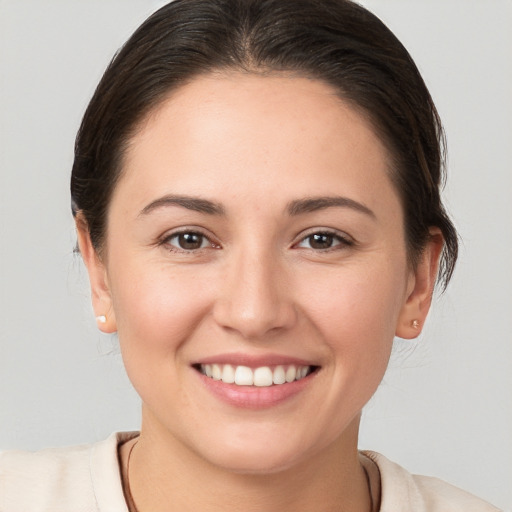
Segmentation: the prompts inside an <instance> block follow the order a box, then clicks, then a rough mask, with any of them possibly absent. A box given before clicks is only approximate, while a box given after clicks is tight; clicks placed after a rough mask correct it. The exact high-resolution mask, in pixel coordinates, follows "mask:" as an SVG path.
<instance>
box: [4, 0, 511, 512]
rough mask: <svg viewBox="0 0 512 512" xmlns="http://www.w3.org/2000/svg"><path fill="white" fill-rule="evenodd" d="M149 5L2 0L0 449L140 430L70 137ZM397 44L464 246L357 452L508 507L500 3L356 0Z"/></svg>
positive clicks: (152, 4)
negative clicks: (405, 53) (91, 278)
mask: <svg viewBox="0 0 512 512" xmlns="http://www.w3.org/2000/svg"><path fill="white" fill-rule="evenodd" d="M162 4H163V2H157V1H150V0H146V1H143V0H88V1H87V2H84V1H83V0H44V1H40V0H0V66H1V67H0V123H1V124H0V179H1V181H0V294H1V295H0V311H1V313H0V318H1V324H0V448H12V447H20V448H28V449H36V448H40V447H44V446H49V445H63V444H70V443H82V442H91V441H95V440H99V439H102V438H104V437H106V436H107V435H108V434H109V433H110V432H111V431H114V430H129V429H135V428H137V427H138V422H139V404H138V399H137V397H136V395H135V393H134V391H133V390H132V389H131V387H130V384H129V382H128V381H127V379H126V377H125V376H124V373H123V369H122V362H121V359H120V356H119V354H118V352H117V347H116V340H115V338H110V337H106V336H103V335H101V334H99V333H98V332H97V330H96V327H95V322H94V319H93V315H92V311H91V308H90V305H89V299H88V288H87V276H86V273H85V270H84V268H83V266H82V264H81V262H80V260H79V258H78V257H76V256H74V255H73V245H74V243H75V236H74V232H73V225H72V221H71V215H70V208H69V196H68V181H69V173H70V168H71V164H72V149H73V140H74V136H75V133H76V130H77V128H78V124H79V121H80V118H81V115H82V113H83V110H84V108H85V105H86V103H87V101H88V99H89V98H90V96H91V94H92V92H93V90H94V87H95V85H96V83H97V81H98V79H99V77H100V75H101V73H102V71H103V69H104V67H105V66H106V64H107V62H108V61H109V60H110V58H111V56H112V54H113V52H114V51H115V50H116V49H117V48H118V47H119V46H120V45H121V44H122V43H123V42H124V40H125V39H126V38H127V37H128V36H129V35H130V33H131V32H132V31H133V29H135V27H136V26H137V25H138V24H139V23H140V22H141V21H142V20H143V19H144V18H145V17H146V16H147V15H148V14H149V13H150V12H152V11H153V10H154V9H155V8H156V7H158V6H159V5H162ZM364 4H365V5H367V6H368V7H370V9H372V10H373V11H374V12H375V13H377V14H378V15H379V16H380V17H381V18H382V19H383V20H384V21H385V22H386V23H387V24H388V25H389V26H390V27H391V28H392V30H394V31H395V33H396V34H397V35H398V37H399V38H400V39H401V40H402V41H403V43H404V44H405V46H406V47H407V48H408V49H409V51H410V52H411V54H412V55H413V57H414V58H415V60H416V62H417V63H418V65H419V67H420V69H421V71H422V72H423V74H424V77H425V80H426V82H427V84H428V85H429V87H430V90H431V93H432V95H433V97H434V100H435V101H436V103H437V105H438V108H439V111H440V113H441V116H442V118H443V120H444V123H445V126H446V131H447V134H448V142H449V155H450V158H449V182H448V186H447V188H446V202H447V205H448V208H449V210H450V212H451V213H452V214H453V216H454V219H455V222H456V224H457V226H458V228H459V230H460V232H461V235H462V237H463V239H464V244H463V246H462V252H461V256H460V262H459V265H458V269H457V271H456V274H455V277H454V280H453V283H452V285H451V286H450V288H449V289H448V292H447V293H446V294H445V295H444V296H443V297H441V298H439V299H437V300H436V303H435V304H434V310H433V312H432V314H431V316H430V319H429V322H428V324H427V327H426V329H425V331H424V333H423V334H422V336H421V338H420V339H419V340H418V341H417V342H407V343H406V342H398V343H397V350H396V354H395V355H394V357H393V360H392V363H391V367H390V370H389V371H388V374H387V376H386V378H385V380H384V382H383V384H382V385H381V388H380V390H379V391H378V393H377V395H376V396H375V397H374V399H373V400H372V401H371V402H370V404H369V405H368V406H367V408H366V411H365V414H364V420H363V427H362V435H361V447H363V448H371V449H374V450H378V451H382V452H383V453H385V454H386V455H387V456H389V457H390V458H392V459H395V460H396V461H397V462H399V463H401V464H403V465H405V466H406V467H407V468H408V469H410V470H411V471H413V472H418V473H423V474H433V475H437V476H439V477H441V478H444V479H446V480H449V481H451V482H453V483H455V484H457V485H459V486H461V487H464V488H466V489H469V490H471V491H472V492H474V493H475V494H478V495H481V496H482V497H484V498H487V499H488V500H490V501H493V502H494V503H495V504H497V505H498V506H501V507H503V508H507V507H511V508H512V377H511V374H512V371H511V368H512V343H511V334H510V333H511V330H512V329H511V328H512V325H511V316H512V298H511V297H512V270H511V264H512V222H511V218H512V207H511V202H512V200H511V190H512V178H511V176H512V172H511V162H512V149H511V148H512V129H511V126H512V124H511V119H512V99H511V93H512V90H511V87H512V85H511V84H512V2H511V1H510V0H485V1H484V0H479V1H477V0H429V1H419V0H366V1H365V2H364Z"/></svg>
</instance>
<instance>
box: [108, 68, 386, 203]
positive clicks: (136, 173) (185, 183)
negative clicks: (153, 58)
mask: <svg viewBox="0 0 512 512" xmlns="http://www.w3.org/2000/svg"><path fill="white" fill-rule="evenodd" d="M388 171H389V158H388V152H387V150H386V148H385V147H384V145H383V143H382V142H381V140H380V139H379V137H377V135H376V134H375V132H374V130H373V127H372V125H371V124H370V123H369V121H368V120H367V119H366V118H365V117H364V116H363V115H362V114H361V113H360V112H358V111H357V110H356V109H355V108H353V107H351V106H350V105H349V104H348V103H347V102H345V101H343V100H342V99H340V97H339V96H338V95H337V93H336V91H335V90H334V89H333V88H332V87H330V86H329V85H327V84H325V83H323V82H321V81H318V80H311V79H307V78H302V77H291V76H279V75H278V76H275V75H272V76H261V75H254V74H242V73H235V72H233V73H229V74H217V75H208V76H202V77H199V78H197V79H195V80H194V81H192V82H191V83H189V84H187V85H185V86H183V87H181V88H179V89H177V90H176V91H174V92H173V93H172V94H171V95H170V96H169V98H167V99H166V100H165V101H164V102H163V103H162V104H161V105H160V106H158V107H157V108H156V109H155V110H154V111H153V112H152V113H151V114H150V115H149V116H147V118H146V119H145V120H144V122H143V123H141V125H140V127H139V130H138V132H137V133H136V134H135V136H134V137H133V138H132V140H131V143H130V144H129V147H128V150H127V153H126V155H125V159H124V166H123V178H122V179H121V183H120V185H119V188H121V189H122V188H126V187H127V186H128V185H131V189H132V190H133V191H136V192H137V194H138V196H139V198H141V197H142V196H144V195H145V196H146V197H145V198H144V200H149V199H151V198H150V197H149V196H151V195H155V194H157V193H164V192H165V193H190V192H191V190H190V189H191V188H193V191H194V193H195V194H196V195H204V196H209V195H211V194H219V193H222V192H225V195H226V196H227V195H228V192H229V189H230V188H231V189H236V192H235V193H236V194H237V196H240V195H244V194H247V195H251V194H255V193H260V194H261V197H265V199H266V201H267V202H271V201H272V200H273V199H276V200H279V199H282V200H283V201H289V200H293V199H294V197H289V196H291V195H293V194H299V195H301V196H304V194H305V193H306V192H307V189H308V187H309V188H311V187H313V186H314V188H315V190H314V191H313V190H311V191H310V192H311V194H313V193H315V194H318V195H326V194H329V193H330V192H332V186H333V183H337V184H339V186H340V187H342V188H343V189H344V190H342V191H339V192H343V193H344V194H345V193H348V194H352V195H353V196H356V197H354V199H356V200H358V197H357V196H358V195H361V194H362V193H363V192H364V194H363V195H366V196H367V197H366V198H362V197H360V198H359V199H360V200H363V199H366V200H371V201H377V202H378V201H379V198H380V195H381V190H380V191H379V186H380V187H381V189H382V186H386V187H388V188H389V187H392V185H391V182H390V180H389V177H388V174H389V172H388ZM301 184H302V189H303V190H299V189H300V185H301ZM227 185H230V187H227ZM365 189H366V190H365ZM116 193H117V192H116ZM372 196H373V197H372ZM133 199H134V200H136V199H138V198H135V197H134V198H133Z"/></svg>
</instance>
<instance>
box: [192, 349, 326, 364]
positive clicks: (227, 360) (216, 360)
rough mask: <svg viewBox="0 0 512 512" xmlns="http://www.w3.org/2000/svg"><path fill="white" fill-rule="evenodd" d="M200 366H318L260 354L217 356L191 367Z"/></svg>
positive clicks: (305, 361)
mask: <svg viewBox="0 0 512 512" xmlns="http://www.w3.org/2000/svg"><path fill="white" fill-rule="evenodd" d="M200 364H230V365H232V366H248V367H249V368H259V367H261V366H279V365H282V366H290V365H295V366H318V365H317V364H315V363H314V362H312V361H311V360H309V361H308V360H306V359H300V358H297V357H291V356H286V355H282V354H260V355H250V354H242V353H227V354H217V355H214V356H209V357H205V358H201V359H198V360H197V361H194V362H193V363H192V365H200Z"/></svg>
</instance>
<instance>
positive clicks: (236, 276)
mask: <svg viewBox="0 0 512 512" xmlns="http://www.w3.org/2000/svg"><path fill="white" fill-rule="evenodd" d="M229 260H230V261H229V263H227V267H228V268H227V270H226V272H225V273H224V274H223V276H222V284H221V286H220V288H221V289H220V290H219V294H218V296H217V300H216V301H215V305H214V308H213V316H214V318H215V321H216V322H217V324H218V325H220V326H221V327H222V328H224V329H228V330H231V331H236V332H237V333H238V334H239V335H240V336H241V337H243V338H244V339H250V340H262V339H264V338H266V337H268V336H271V335H273V334H276V333H277V332H282V331H284V330H286V329H290V328H291V327H292V326H293V325H294V324H295V323H296V321H297V313H296V308H295V307H294V303H293V300H292V293H291V292H292V290H291V288H290V286H289V282H288V279H287V277H286V272H285V271H284V269H283V268H282V266H281V265H280V264H279V263H278V261H277V260H278V258H276V257H272V255H270V254H265V253H264V252H263V251H261V250H254V251H251V250H245V251H240V252H239V253H238V254H236V255H233V257H232V258H230V259H229Z"/></svg>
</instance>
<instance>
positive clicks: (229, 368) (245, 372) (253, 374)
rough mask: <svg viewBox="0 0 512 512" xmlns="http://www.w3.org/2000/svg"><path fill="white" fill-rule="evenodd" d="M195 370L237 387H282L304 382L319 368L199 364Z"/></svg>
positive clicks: (309, 366) (310, 366) (195, 366)
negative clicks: (299, 381)
mask: <svg viewBox="0 0 512 512" xmlns="http://www.w3.org/2000/svg"><path fill="white" fill-rule="evenodd" d="M194 368H195V369H196V370H197V371H199V372H200V373H202V374H203V375H205V376H206V377H209V378H211V379H213V380H217V381H222V382H224V383H226V384H235V385H237V386H256V387H268V386H280V385H283V384H289V383H291V382H294V381H298V380H302V379H304V378H306V377H307V376H308V375H311V374H312V373H313V372H315V371H316V370H318V368H319V367H318V366H312V365H308V366H303V365H293V364H291V365H286V366H285V365H277V366H274V367H270V366H260V367H257V368H250V367H248V366H235V365H231V364H197V365H194Z"/></svg>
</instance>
